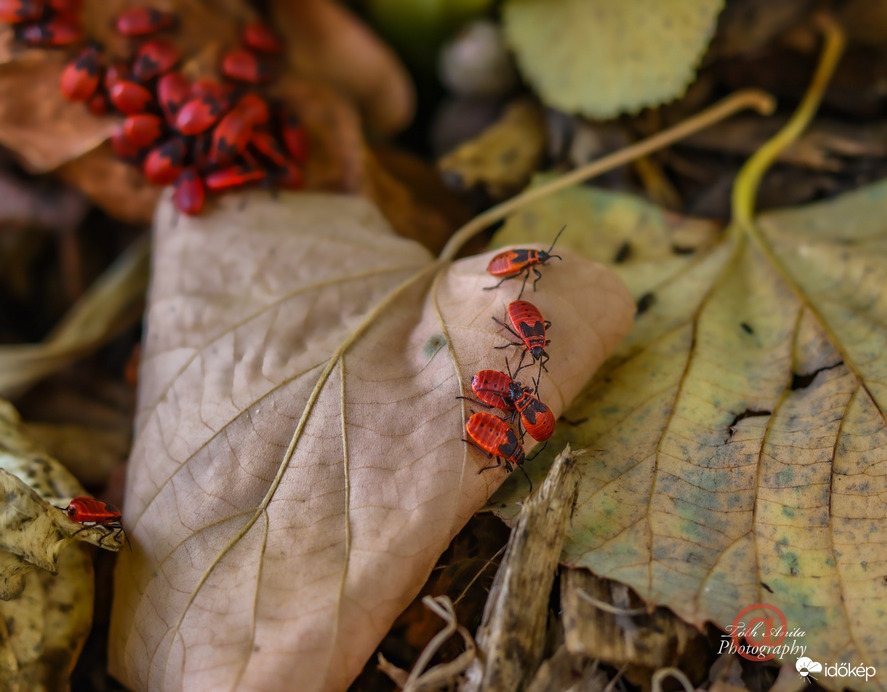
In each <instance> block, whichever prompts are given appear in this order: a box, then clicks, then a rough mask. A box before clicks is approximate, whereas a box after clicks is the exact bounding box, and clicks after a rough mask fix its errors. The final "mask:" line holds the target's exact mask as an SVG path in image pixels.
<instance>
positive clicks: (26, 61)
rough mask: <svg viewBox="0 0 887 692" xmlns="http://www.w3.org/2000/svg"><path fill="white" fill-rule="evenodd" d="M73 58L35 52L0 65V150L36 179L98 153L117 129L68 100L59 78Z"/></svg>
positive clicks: (111, 119)
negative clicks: (15, 157)
mask: <svg viewBox="0 0 887 692" xmlns="http://www.w3.org/2000/svg"><path fill="white" fill-rule="evenodd" d="M66 60H67V57H66V56H65V55H64V54H61V53H53V52H49V51H36V50H29V51H27V53H25V54H23V55H22V56H21V57H20V58H19V59H16V60H15V61H13V62H7V63H6V64H3V65H0V144H2V145H3V146H5V147H7V148H8V149H10V150H12V151H14V152H15V153H16V154H17V155H18V157H19V159H20V160H21V162H22V164H23V165H24V166H25V167H26V168H27V169H28V170H29V171H31V172H32V173H45V172H46V171H51V170H53V169H54V168H58V167H59V166H60V165H62V164H63V163H65V162H66V161H70V160H71V159H75V158H77V157H78V156H81V155H83V154H85V153H86V152H88V151H89V150H91V149H94V148H95V147H97V146H98V145H99V144H101V143H102V142H103V141H105V140H106V139H107V138H108V137H110V136H111V133H112V132H113V130H114V127H115V118H112V117H104V118H97V117H95V116H94V115H92V114H91V113H90V112H89V111H88V110H86V109H85V108H84V107H83V104H81V103H71V102H70V101H67V100H65V97H64V96H62V93H61V91H59V77H60V76H61V73H62V67H63V66H64V63H65V61H66Z"/></svg>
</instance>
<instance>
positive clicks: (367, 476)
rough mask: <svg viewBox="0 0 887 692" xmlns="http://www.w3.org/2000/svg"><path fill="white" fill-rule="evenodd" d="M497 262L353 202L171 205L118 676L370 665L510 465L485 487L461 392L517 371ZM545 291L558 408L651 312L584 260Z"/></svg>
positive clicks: (151, 682)
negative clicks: (478, 374)
mask: <svg viewBox="0 0 887 692" xmlns="http://www.w3.org/2000/svg"><path fill="white" fill-rule="evenodd" d="M239 205H244V208H243V209H242V210H240V209H239V208H238V207H239ZM445 256H446V254H445ZM489 258H490V255H486V256H479V257H472V258H469V259H466V260H460V261H458V262H456V263H454V264H452V265H451V264H450V263H449V260H438V261H436V262H435V261H434V260H433V257H432V256H431V255H430V253H429V252H428V251H427V250H424V249H423V248H422V247H421V246H420V245H418V244H416V243H413V242H411V241H407V240H404V239H402V238H399V237H398V236H396V235H395V234H394V233H393V232H392V231H391V229H390V228H389V227H388V226H387V224H386V222H385V221H384V220H383V219H382V218H381V217H380V216H379V215H378V212H376V211H375V210H374V208H373V207H371V206H370V205H369V204H367V203H366V202H364V201H361V200H359V199H354V198H347V197H334V196H327V195H309V194H304V195H298V196H284V197H281V198H279V199H278V200H277V201H276V202H271V201H269V200H267V199H265V198H263V196H262V195H260V194H252V195H245V196H243V197H242V198H238V197H232V198H230V199H225V200H223V201H222V203H221V209H220V210H219V212H218V213H217V214H214V215H209V216H207V217H206V218H200V219H191V218H189V219H184V218H180V219H179V220H178V222H177V225H176V226H175V228H173V225H172V210H171V207H170V205H169V203H168V200H165V201H164V203H163V205H162V206H161V209H160V212H159V216H158V223H157V226H156V237H155V260H154V277H153V281H152V287H151V300H150V305H149V309H148V319H147V335H146V340H145V349H144V359H143V362H142V370H141V374H140V382H141V383H142V386H141V388H140V392H139V408H138V412H137V416H136V430H137V432H136V439H135V443H134V449H133V453H132V457H131V459H130V464H129V474H128V478H127V503H126V508H127V520H126V525H127V530H128V532H129V537H130V539H131V540H132V542H133V553H132V554H131V555H130V554H123V555H121V558H120V560H119V562H118V569H117V575H116V586H115V603H114V611H113V614H112V622H111V637H110V639H111V642H112V645H111V646H112V648H111V670H112V672H113V673H114V674H115V675H116V676H118V677H119V678H120V679H121V680H123V681H125V682H126V683H127V684H129V685H132V686H136V687H141V686H147V687H151V686H155V685H160V686H164V687H166V686H176V687H178V686H190V685H192V684H197V685H199V686H213V685H216V684H223V685H230V684H231V681H235V682H234V684H235V685H257V686H260V687H275V686H280V685H282V684H284V683H285V681H286V680H287V679H288V676H289V674H290V671H291V670H293V669H299V670H302V671H308V672H309V674H308V675H306V676H305V677H304V679H303V680H302V681H301V684H302V685H303V686H304V688H305V689H309V688H311V689H334V688H341V687H344V686H346V685H347V684H348V682H349V681H350V679H352V678H353V677H354V676H355V675H356V674H357V673H358V672H359V670H360V668H361V667H362V665H363V663H364V661H365V660H366V658H367V657H368V656H369V655H370V653H371V652H372V650H373V648H374V647H375V645H376V644H377V642H378V640H379V639H380V638H381V637H382V635H383V634H384V633H385V632H386V631H387V629H388V627H389V626H390V623H391V622H392V621H393V620H394V618H395V617H396V616H397V615H398V613H399V612H400V611H401V610H402V609H403V608H404V607H406V605H407V604H408V603H409V601H410V599H411V598H412V596H413V595H414V594H415V593H416V592H418V590H419V588H420V587H421V585H422V583H424V581H425V579H426V578H427V576H428V573H429V571H430V570H431V568H432V567H433V565H434V561H435V560H436V559H437V557H438V555H439V554H440V553H441V552H442V551H443V550H444V549H445V548H446V546H447V544H448V543H449V541H450V539H451V538H452V536H453V535H454V534H455V533H456V532H457V531H458V530H459V529H460V528H461V527H462V525H463V524H464V523H465V522H466V521H467V520H468V518H469V517H470V516H471V515H472V514H473V513H474V512H475V511H476V510H477V509H478V508H479V507H480V506H482V505H483V503H484V502H485V500H486V498H487V497H488V496H489V494H490V493H491V492H492V491H493V489H494V488H495V487H496V486H497V485H498V484H499V483H500V482H501V480H502V479H503V478H504V475H505V472H504V470H502V471H490V472H487V473H484V474H478V470H479V469H480V468H481V467H482V466H484V465H485V464H486V463H487V462H486V460H485V459H484V458H483V457H482V456H481V455H480V453H479V452H476V451H474V450H473V449H470V448H468V447H467V446H466V445H465V444H464V443H463V442H462V440H461V438H462V436H463V431H462V426H463V423H464V420H465V417H466V405H465V404H463V403H462V402H460V401H458V400H457V399H456V396H457V395H459V394H464V393H465V389H466V386H467V381H468V380H469V379H470V377H471V375H472V374H473V373H474V372H475V371H477V370H479V369H482V368H484V367H490V366H492V367H500V366H502V365H504V362H503V361H504V358H505V356H504V355H503V354H502V352H501V351H496V350H494V348H493V347H494V346H497V345H502V344H503V343H504V342H505V338H504V336H503V335H502V334H500V333H499V331H498V327H497V326H496V325H495V323H494V322H493V321H492V320H491V317H492V316H493V315H502V314H504V311H505V306H506V305H507V302H508V301H510V300H511V299H513V298H514V295H512V294H516V291H517V287H511V286H509V287H508V288H507V289H505V288H504V287H503V289H500V290H498V291H484V290H483V288H485V287H487V286H490V285H492V284H493V283H494V282H493V281H492V280H491V277H489V276H488V275H487V274H486V272H485V267H486V263H487V262H488V261H489ZM589 295H593V296H595V299H594V300H588V299H587V296H589ZM534 301H535V302H536V303H537V305H538V306H539V307H540V309H541V310H542V311H543V313H544V314H546V315H548V316H549V317H550V319H552V321H554V323H555V325H558V324H560V325H563V326H562V327H561V328H560V329H559V330H558V329H557V326H555V327H553V329H552V331H551V336H552V338H556V339H557V341H555V342H554V343H553V344H552V346H551V347H550V349H551V352H552V354H553V358H552V361H551V364H550V366H549V369H550V371H551V372H550V375H548V376H546V377H543V380H542V384H541V387H540V396H541V397H542V398H544V399H545V400H546V402H547V403H548V404H549V406H550V407H551V408H552V409H553V410H554V412H555V413H559V412H560V411H561V410H563V408H564V406H565V405H566V404H567V403H568V402H569V401H570V400H571V399H572V398H573V397H574V396H575V394H576V393H577V392H578V390H579V388H580V387H581V385H582V383H583V382H584V381H585V380H587V378H588V376H589V375H590V373H591V372H593V371H594V369H595V367H596V366H597V365H598V364H599V363H600V362H602V361H603V359H604V358H605V356H606V353H608V352H609V351H610V350H612V348H613V347H614V346H615V344H616V343H617V342H618V341H619V339H620V338H621V337H622V335H624V333H625V332H626V331H627V330H628V328H629V326H630V321H631V314H632V313H633V311H634V306H633V304H632V303H631V301H630V300H629V298H628V295H627V293H626V292H625V290H624V288H623V287H622V284H621V282H619V281H618V279H616V278H615V276H614V275H613V274H612V273H610V272H607V271H604V270H602V269H601V268H600V267H599V266H598V265H596V264H593V263H588V262H585V261H583V260H580V259H578V258H577V257H576V256H570V255H565V256H564V262H563V263H562V266H559V267H551V268H549V270H548V271H547V272H546V275H545V277H544V280H543V282H541V284H540V289H539V291H538V293H536V294H535V295H534ZM554 354H558V356H557V357H556V359H555V357H554ZM309 661H310V664H309V663H308V662H309ZM300 662H301V663H300Z"/></svg>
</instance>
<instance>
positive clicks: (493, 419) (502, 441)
mask: <svg viewBox="0 0 887 692" xmlns="http://www.w3.org/2000/svg"><path fill="white" fill-rule="evenodd" d="M465 432H467V433H468V436H469V437H470V438H471V439H472V440H473V441H474V443H475V444H476V445H477V446H478V447H480V448H481V449H482V450H483V451H485V452H486V453H487V454H490V455H492V456H494V457H502V458H503V459H504V460H505V467H506V468H507V469H508V470H509V471H510V470H511V465H512V464H522V463H523V462H524V449H523V447H522V446H521V444H520V441H519V440H518V439H517V435H515V434H514V431H513V430H512V429H511V427H510V426H509V425H508V423H506V422H505V421H504V420H502V419H501V418H499V417H498V416H494V415H493V414H492V413H475V414H472V416H471V418H469V419H468V421H467V422H466V423H465Z"/></svg>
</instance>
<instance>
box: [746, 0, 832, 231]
mask: <svg viewBox="0 0 887 692" xmlns="http://www.w3.org/2000/svg"><path fill="white" fill-rule="evenodd" d="M816 21H817V24H818V26H819V29H820V30H821V31H822V33H823V37H824V38H825V46H824V47H823V51H822V55H821V56H820V58H819V64H818V65H817V67H816V73H815V74H814V75H813V80H812V81H811V82H810V86H809V87H807V92H806V93H805V94H804V98H803V99H802V101H801V104H800V105H799V106H798V109H797V110H796V111H795V112H794V114H793V115H792V117H791V119H790V120H789V121H788V122H787V123H786V124H785V126H784V127H783V128H782V129H781V130H780V131H779V132H777V133H776V134H775V135H774V136H773V137H772V138H771V139H770V140H769V141H768V142H766V143H765V144H764V145H763V146H762V147H761V148H760V149H758V150H757V151H756V152H755V153H754V155H753V156H752V157H751V158H750V159H749V160H748V161H747V162H746V163H745V165H744V166H743V167H742V170H741V171H739V175H737V176H736V182H735V184H734V185H733V196H732V218H733V223H734V225H735V226H734V227H739V228H744V229H746V230H749V228H750V227H751V226H753V225H754V224H753V223H752V221H753V219H754V213H755V198H756V196H757V193H758V188H759V187H760V185H761V179H762V178H763V177H764V173H766V172H767V169H768V168H770V166H771V165H772V164H773V162H774V161H775V160H776V157H777V156H779V154H780V152H782V150H783V149H785V148H786V147H787V146H788V145H789V144H791V143H792V142H793V141H795V139H797V138H798V136H799V135H800V134H801V133H802V132H803V131H804V129H805V128H806V127H807V125H809V124H810V121H811V120H812V119H813V116H814V115H815V114H816V110H817V109H818V108H819V104H820V102H821V101H822V97H823V94H825V89H826V87H827V86H828V83H829V80H831V78H832V74H834V71H835V67H837V65H838V61H839V60H840V58H841V54H842V53H843V51H844V34H843V32H842V31H841V28H840V27H839V26H838V24H837V23H836V22H835V20H834V19H832V17H830V16H829V15H827V14H820V15H817V17H816Z"/></svg>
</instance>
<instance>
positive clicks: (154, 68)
mask: <svg viewBox="0 0 887 692" xmlns="http://www.w3.org/2000/svg"><path fill="white" fill-rule="evenodd" d="M178 61H179V49H178V48H176V47H175V45H173V44H172V43H170V42H169V41H167V40H165V39H162V38H154V39H151V40H149V41H146V42H145V43H143V44H142V45H141V46H140V47H139V49H138V51H136V55H135V61H134V62H133V64H132V75H133V77H135V78H136V79H137V80H139V81H140V82H147V81H148V80H149V79H153V78H154V77H157V76H159V75H162V74H165V73H167V72H169V71H170V70H171V69H172V68H173V67H175V65H176V63H177V62H178Z"/></svg>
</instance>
